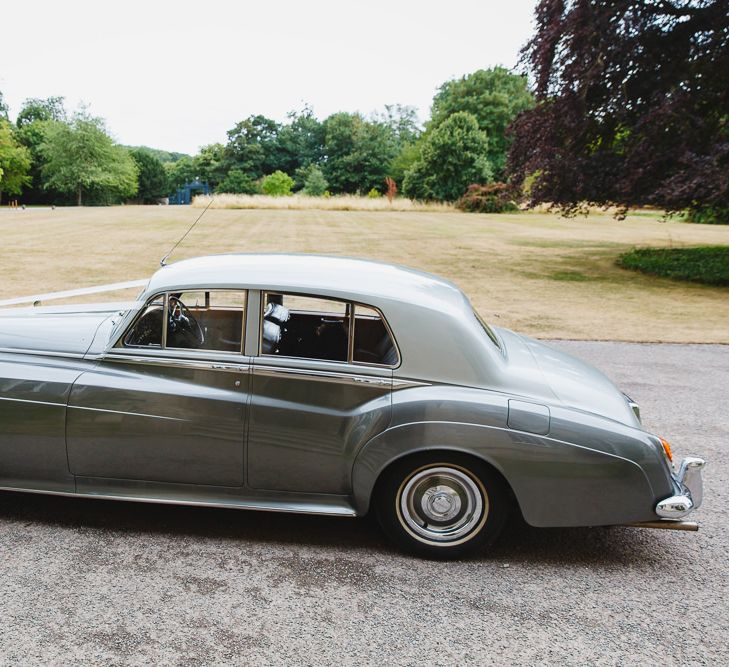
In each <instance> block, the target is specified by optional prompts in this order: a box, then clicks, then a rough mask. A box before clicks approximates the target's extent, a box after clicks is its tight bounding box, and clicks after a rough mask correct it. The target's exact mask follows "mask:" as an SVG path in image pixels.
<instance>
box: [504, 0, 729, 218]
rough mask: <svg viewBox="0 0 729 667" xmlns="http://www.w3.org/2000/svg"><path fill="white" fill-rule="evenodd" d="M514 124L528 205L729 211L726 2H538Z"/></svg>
mask: <svg viewBox="0 0 729 667" xmlns="http://www.w3.org/2000/svg"><path fill="white" fill-rule="evenodd" d="M536 23H537V31H536V34H535V36H534V38H533V39H532V40H531V41H530V42H529V43H528V44H527V46H526V47H525V48H524V51H523V53H522V58H523V63H524V64H525V66H526V68H527V69H528V70H529V73H530V74H531V76H532V79H533V81H534V85H535V93H536V97H537V101H538V104H537V106H536V107H535V108H534V109H531V110H528V111H525V112H524V113H522V114H521V115H520V116H519V117H518V118H517V120H516V121H515V123H514V124H513V125H512V128H511V132H512V133H513V137H514V143H513V144H512V148H511V151H510V155H509V172H510V175H511V178H512V180H514V181H516V182H519V183H521V182H522V181H523V179H524V178H526V177H527V176H530V175H533V176H534V178H533V179H530V180H533V183H532V185H531V189H530V193H529V195H530V200H531V203H532V204H537V203H542V202H552V203H554V204H555V205H557V206H559V207H560V208H562V209H563V210H564V211H565V212H567V213H570V212H575V211H576V210H578V209H579V207H580V206H581V205H582V204H583V203H588V204H590V203H592V204H600V205H608V204H614V205H617V206H618V207H620V208H622V209H625V208H627V207H631V206H641V205H657V206H661V207H665V208H667V209H669V210H679V209H684V208H690V209H691V208H693V209H695V210H701V209H705V208H711V209H712V210H715V211H720V212H722V215H727V214H729V2H727V0H643V1H639V0H633V1H631V0H541V1H540V2H539V4H538V6H537V9H536Z"/></svg>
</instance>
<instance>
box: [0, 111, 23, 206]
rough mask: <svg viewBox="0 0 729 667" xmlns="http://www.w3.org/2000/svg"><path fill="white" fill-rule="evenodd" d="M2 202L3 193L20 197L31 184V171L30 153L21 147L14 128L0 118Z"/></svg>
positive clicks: (0, 185)
mask: <svg viewBox="0 0 729 667" xmlns="http://www.w3.org/2000/svg"><path fill="white" fill-rule="evenodd" d="M0 169H2V172H3V174H2V181H0V202H2V194H3V192H7V193H8V194H11V195H19V194H20V193H21V191H22V189H23V186H24V185H27V184H28V183H29V182H30V176H28V170H29V169H30V152H29V151H28V149H27V148H25V146H21V145H20V144H19V143H18V141H17V139H16V138H15V136H14V133H13V126H12V125H11V124H10V123H9V122H8V121H7V120H5V119H2V118H0Z"/></svg>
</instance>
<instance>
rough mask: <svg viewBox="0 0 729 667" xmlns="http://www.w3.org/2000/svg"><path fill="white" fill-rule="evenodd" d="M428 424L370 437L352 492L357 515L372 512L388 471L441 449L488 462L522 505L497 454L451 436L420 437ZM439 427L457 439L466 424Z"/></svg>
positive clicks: (355, 469)
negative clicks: (373, 499) (372, 504)
mask: <svg viewBox="0 0 729 667" xmlns="http://www.w3.org/2000/svg"><path fill="white" fill-rule="evenodd" d="M424 426H427V424H422V423H418V424H405V425H402V426H397V427H394V428H391V429H389V430H387V431H385V432H384V433H382V434H380V435H379V436H377V437H375V438H373V439H372V440H370V441H369V442H368V443H367V444H366V445H365V446H364V447H363V448H362V449H361V450H360V452H359V453H358V455H357V457H356V459H355V461H354V464H353V468H352V495H353V500H354V506H355V509H356V511H357V514H359V515H364V514H366V513H367V512H368V511H369V509H370V505H371V502H372V498H373V497H374V494H375V493H376V492H377V488H378V485H379V484H380V483H381V482H382V480H383V478H384V476H385V474H386V473H387V471H388V470H390V469H391V468H392V467H393V466H395V465H399V464H401V463H402V462H403V461H405V460H407V459H409V458H411V459H417V458H418V457H420V456H423V455H424V454H433V453H437V452H444V453H450V454H455V455H457V457H458V458H459V459H471V460H473V461H475V462H478V463H480V464H482V465H487V466H488V467H489V468H490V469H492V470H493V471H494V473H495V474H497V475H498V476H499V477H500V478H501V480H502V481H503V482H504V485H505V486H506V488H507V489H508V491H509V494H510V495H511V496H512V497H513V498H515V499H516V503H517V505H518V499H517V497H516V494H515V493H514V489H513V487H512V485H511V483H510V482H509V479H508V478H507V476H506V474H505V473H504V470H503V468H502V467H501V465H499V463H498V462H497V461H496V460H495V458H494V457H492V456H489V454H488V452H483V451H478V452H476V451H474V450H473V449H471V448H469V447H464V446H459V445H454V444H453V440H449V439H448V438H443V437H438V438H434V439H433V440H432V441H430V442H424V441H423V440H418V438H420V437H421V436H422V432H423V430H424V429H423V427H424ZM439 426H441V427H442V426H450V427H451V428H452V429H453V431H454V433H453V437H454V438H455V437H456V434H455V430H456V428H460V429H462V428H463V427H464V426H465V425H464V424H456V423H453V424H443V423H440V424H439ZM477 428H482V427H477ZM413 442H421V443H422V444H419V445H417V446H413V444H412V443H413Z"/></svg>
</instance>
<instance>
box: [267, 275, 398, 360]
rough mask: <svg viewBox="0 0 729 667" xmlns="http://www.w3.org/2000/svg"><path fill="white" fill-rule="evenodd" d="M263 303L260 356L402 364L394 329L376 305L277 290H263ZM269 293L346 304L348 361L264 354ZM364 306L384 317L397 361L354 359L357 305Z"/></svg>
mask: <svg viewBox="0 0 729 667" xmlns="http://www.w3.org/2000/svg"><path fill="white" fill-rule="evenodd" d="M260 294H261V304H260V312H259V318H258V356H260V357H273V358H276V359H305V360H311V361H326V362H328V363H332V364H347V365H350V366H370V367H373V368H392V369H395V368H399V366H400V364H402V355H401V354H400V346H399V345H398V344H397V339H396V338H395V334H394V333H393V332H392V329H391V328H390V324H389V323H388V321H387V319H386V318H385V316H384V315H383V314H382V311H381V310H380V309H379V308H377V307H376V306H371V305H369V304H367V303H361V302H359V301H346V300H344V299H336V298H334V297H331V296H325V295H319V294H308V293H302V292H278V291H275V290H261V292H260ZM269 294H272V295H275V296H286V295H288V296H301V297H306V298H309V299H321V300H322V301H336V302H338V303H343V304H346V306H347V315H346V317H347V320H348V322H347V330H348V338H347V360H346V361H337V360H333V359H311V358H310V357H286V356H283V355H277V354H263V315H264V311H265V310H266V297H268V295H269ZM357 306H362V307H363V308H369V309H370V310H374V311H375V312H376V313H377V314H378V315H379V317H380V318H381V319H382V323H383V324H384V325H385V330H386V331H387V333H388V335H389V336H390V340H392V344H393V346H394V347H395V352H396V353H397V363H395V364H373V363H370V362H367V361H354V329H355V324H356V312H355V311H356V307H357Z"/></svg>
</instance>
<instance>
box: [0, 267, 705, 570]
mask: <svg viewBox="0 0 729 667" xmlns="http://www.w3.org/2000/svg"><path fill="white" fill-rule="evenodd" d="M143 282H144V284H145V287H144V290H143V292H142V293H141V295H140V296H139V297H138V299H137V300H136V301H134V302H133V303H127V304H118V303H115V304H96V305H86V306H78V305H71V306H69V305H65V306H56V307H53V306H48V305H42V304H39V303H36V304H35V305H33V306H32V307H21V308H4V309H2V310H0V487H2V488H3V489H8V490H15V491H18V490H23V491H31V492H40V493H51V494H62V495H78V496H88V497H94V498H106V499H124V500H139V501H146V502H159V503H179V504H189V505H208V506H215V507H235V508H242V509H258V510H272V511H287V512H304V513H313V514H329V515H335V516H348V517H354V516H360V515H364V514H366V513H367V512H368V511H369V510H371V509H372V510H374V512H375V513H376V515H377V517H378V519H379V521H380V523H381V525H382V527H383V529H384V530H385V532H386V533H387V534H388V535H389V537H390V538H391V539H392V540H393V541H394V542H396V543H397V544H398V545H399V546H401V547H402V548H405V549H407V550H409V551H412V552H416V553H419V554H422V555H427V556H435V557H452V556H458V555H461V554H463V553H465V552H467V551H471V550H473V549H475V548H477V547H483V546H485V545H488V544H490V543H491V542H492V541H493V540H494V538H495V537H496V536H497V535H498V533H499V531H500V530H501V529H502V527H503V526H504V524H505V522H506V520H507V517H508V514H509V510H510V509H512V510H514V511H516V512H520V513H521V514H522V515H523V518H524V519H525V520H526V522H527V523H529V524H531V525H532V526H544V527H547V526H597V525H612V524H636V525H644V526H652V527H665V526H669V527H676V528H691V527H692V526H695V524H689V523H688V522H684V521H682V519H683V518H684V517H686V516H687V515H688V514H689V513H690V512H691V511H692V510H694V509H695V508H697V507H698V506H699V505H700V504H701V500H702V482H701V469H702V467H703V466H704V461H702V460H701V459H699V458H693V457H692V458H686V459H684V461H683V462H682V463H681V464H680V465H679V466H678V469H677V470H675V469H674V467H673V464H672V460H671V459H672V455H671V451H670V447H669V445H668V443H667V442H665V441H664V440H662V439H661V438H659V437H657V436H655V435H652V434H651V433H649V432H647V431H646V430H645V429H643V428H642V426H641V422H640V415H639V411H638V407H637V405H635V403H634V402H633V401H631V399H630V398H628V397H627V396H626V395H625V394H623V393H621V392H620V391H619V390H618V389H617V388H616V387H615V386H614V385H613V384H612V383H611V382H610V381H609V380H608V379H607V378H606V377H605V376H604V375H602V374H601V373H600V372H598V371H597V370H595V369H594V368H592V367H590V366H588V365H587V364H585V363H583V362H581V361H579V360H577V359H575V358H573V357H571V356H568V355H567V354H564V353H563V352H559V351H557V350H555V349H553V348H551V347H549V346H547V345H545V344H542V343H540V342H537V341H536V340H532V339H530V338H527V337H526V336H522V335H519V334H516V333H513V332H512V331H508V330H506V329H501V328H492V327H490V326H489V325H488V324H486V323H485V322H484V321H483V320H482V319H481V317H479V315H478V314H477V313H476V312H475V311H474V309H473V307H472V306H471V304H470V303H469V301H468V299H467V298H466V297H465V296H464V294H463V293H462V292H461V291H460V290H459V289H458V288H457V287H456V286H455V285H453V284H452V283H450V282H447V281H445V280H443V279H441V278H438V277H436V276H433V275H429V274H427V273H422V272H419V271H414V270H409V269H406V268H403V267H398V266H392V265H388V264H381V263H376V262H369V261H362V260H356V259H346V258H335V257H324V256H311V255H276V254H260V255H246V254H238V255H220V256H213V257H201V258H198V259H191V260H185V261H180V262H177V263H174V264H171V265H169V266H165V267H163V268H161V269H160V270H158V271H157V272H156V273H155V274H154V275H153V276H152V278H151V279H150V280H148V281H146V280H145V281H143ZM132 284H137V283H132ZM111 287H116V286H111ZM84 291H88V292H94V291H102V290H101V289H98V290H80V291H79V292H84ZM77 293H78V292H75V293H74V292H71V293H59V294H55V295H54V294H52V295H50V297H49V298H53V297H54V296H68V295H74V294H77ZM46 296H47V295H46ZM45 298H46V297H31V300H33V301H42V302H43V303H45ZM26 300H27V299H22V298H21V299H15V300H9V301H6V302H4V303H2V304H0V305H9V304H18V303H20V302H23V301H26Z"/></svg>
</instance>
